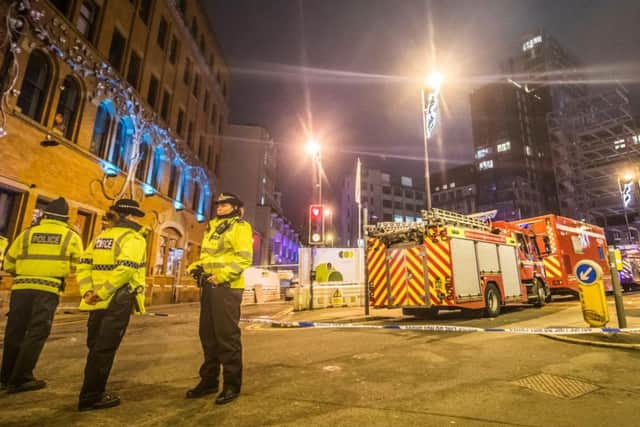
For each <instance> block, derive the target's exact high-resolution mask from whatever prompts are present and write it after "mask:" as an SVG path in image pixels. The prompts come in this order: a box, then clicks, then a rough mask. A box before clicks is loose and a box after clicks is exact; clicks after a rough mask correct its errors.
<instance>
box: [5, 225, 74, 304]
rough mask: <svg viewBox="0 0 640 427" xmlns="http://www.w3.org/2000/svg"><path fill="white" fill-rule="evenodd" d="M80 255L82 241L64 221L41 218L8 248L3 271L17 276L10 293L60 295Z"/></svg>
mask: <svg viewBox="0 0 640 427" xmlns="http://www.w3.org/2000/svg"><path fill="white" fill-rule="evenodd" d="M81 255H82V240H81V239H80V236H78V234H77V233H76V232H75V231H73V230H71V229H70V228H69V225H68V224H67V223H66V222H62V221H57V220H55V219H43V220H42V221H40V224H38V225H35V226H33V227H31V228H27V229H26V230H24V231H23V232H22V233H20V235H19V236H18V237H17V238H16V240H15V241H14V242H13V244H12V245H11V246H10V247H9V250H8V251H7V254H6V255H5V258H4V270H5V271H7V272H9V273H13V274H15V275H16V278H15V279H14V280H13V286H12V287H11V289H12V290H16V289H32V290H37V291H46V292H51V293H54V294H56V295H58V294H59V293H60V291H61V290H62V286H63V279H65V278H66V277H67V276H69V275H70V274H71V269H72V267H75V266H76V265H77V263H78V259H79V258H80V256H81Z"/></svg>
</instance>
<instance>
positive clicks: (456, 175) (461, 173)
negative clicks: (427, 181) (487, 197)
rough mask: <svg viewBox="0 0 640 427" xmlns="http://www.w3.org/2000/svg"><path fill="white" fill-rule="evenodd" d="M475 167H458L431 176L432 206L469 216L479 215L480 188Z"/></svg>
mask: <svg viewBox="0 0 640 427" xmlns="http://www.w3.org/2000/svg"><path fill="white" fill-rule="evenodd" d="M477 175H478V173H477V169H476V167H475V165H462V166H456V167H453V168H451V169H445V170H443V171H441V172H434V173H433V174H431V185H432V186H433V192H432V193H431V205H432V206H433V207H434V208H438V209H445V210H448V211H453V212H458V213H461V214H465V215H469V214H473V213H477V212H478V209H477V198H478V186H477V183H476V180H477Z"/></svg>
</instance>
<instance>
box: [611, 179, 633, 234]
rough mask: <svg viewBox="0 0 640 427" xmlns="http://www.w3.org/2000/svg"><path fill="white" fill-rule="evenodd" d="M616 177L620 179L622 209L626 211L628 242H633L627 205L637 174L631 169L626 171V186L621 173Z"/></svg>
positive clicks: (619, 189)
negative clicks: (622, 181)
mask: <svg viewBox="0 0 640 427" xmlns="http://www.w3.org/2000/svg"><path fill="white" fill-rule="evenodd" d="M616 178H617V180H618V191H619V192H620V198H621V199H622V209H623V211H624V223H625V224H626V226H627V242H628V243H631V229H630V227H629V216H628V215H627V207H628V206H629V204H630V203H631V197H632V194H633V183H634V180H635V174H634V173H633V172H631V171H625V172H624V173H623V175H622V179H623V180H624V186H623V185H622V183H621V182H620V175H617V176H616Z"/></svg>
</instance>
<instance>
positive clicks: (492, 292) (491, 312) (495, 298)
mask: <svg viewBox="0 0 640 427" xmlns="http://www.w3.org/2000/svg"><path fill="white" fill-rule="evenodd" d="M484 301H485V304H486V306H485V308H484V314H485V315H486V316H487V317H496V316H498V315H499V314H500V308H501V307H500V291H499V290H498V287H497V286H496V285H495V283H489V284H488V285H487V288H486V289H485V291H484Z"/></svg>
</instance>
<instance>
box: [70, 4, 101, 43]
mask: <svg viewBox="0 0 640 427" xmlns="http://www.w3.org/2000/svg"><path fill="white" fill-rule="evenodd" d="M99 11H100V8H99V7H98V6H97V5H96V3H95V2H94V1H93V0H83V2H82V4H81V5H80V13H79V14H78V20H77V21H76V28H77V29H78V31H79V32H80V33H81V34H82V35H83V36H84V37H85V38H86V39H87V40H89V41H90V42H93V36H94V34H95V30H96V27H97V18H98V12H99Z"/></svg>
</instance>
